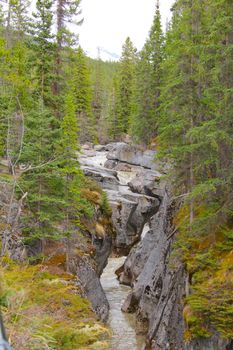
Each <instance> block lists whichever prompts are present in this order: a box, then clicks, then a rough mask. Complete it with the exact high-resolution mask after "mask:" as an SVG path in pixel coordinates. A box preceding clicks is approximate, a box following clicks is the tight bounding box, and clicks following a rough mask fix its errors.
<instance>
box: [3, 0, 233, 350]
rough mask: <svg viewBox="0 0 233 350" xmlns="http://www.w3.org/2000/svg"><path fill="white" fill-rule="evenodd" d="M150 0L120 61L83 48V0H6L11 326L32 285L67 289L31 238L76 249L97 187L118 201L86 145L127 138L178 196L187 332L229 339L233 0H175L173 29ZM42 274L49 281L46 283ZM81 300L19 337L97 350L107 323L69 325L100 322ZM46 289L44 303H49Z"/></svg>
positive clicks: (6, 256) (188, 336)
mask: <svg viewBox="0 0 233 350" xmlns="http://www.w3.org/2000/svg"><path fill="white" fill-rule="evenodd" d="M155 5H156V6H155V15H154V20H153V23H152V26H151V29H150V32H149V34H148V37H147V40H146V42H145V44H144V46H143V48H142V49H141V50H140V51H137V49H136V48H135V47H134V44H133V42H132V41H131V39H130V38H129V37H128V38H126V40H125V43H123V46H122V55H121V58H120V60H119V61H118V62H103V61H102V60H101V57H98V58H97V59H91V58H89V57H87V56H86V54H85V52H84V50H83V49H82V48H81V47H80V46H79V44H78V36H77V34H76V32H78V26H79V25H82V14H81V4H80V0H71V1H67V0H56V1H52V0H37V1H36V5H35V8H34V10H33V13H30V12H29V11H28V9H29V7H30V3H29V1H27V0H14V1H11V0H10V1H9V2H8V3H7V4H2V5H0V186H1V188H0V192H1V193H2V194H3V193H4V190H5V191H7V193H8V196H9V202H8V204H7V207H6V208H5V209H4V210H5V212H4V215H3V216H2V217H4V220H5V221H4V220H1V222H0V231H1V257H2V258H1V259H2V263H1V265H2V267H1V280H2V281H3V282H2V283H3V285H4V288H6V289H7V292H6V293H5V292H1V296H0V303H1V305H2V307H3V314H4V317H6V319H7V327H9V328H11V327H13V329H14V326H15V324H17V325H18V327H19V332H18V333H17V332H16V330H14V331H13V333H12V334H11V336H12V337H14V336H15V337H20V336H21V335H20V334H21V333H24V332H25V327H29V325H28V320H27V321H25V323H24V321H23V320H22V319H21V316H20V314H18V311H15V313H14V310H13V311H12V310H11V308H12V306H11V303H13V304H14V303H19V304H20V306H22V305H23V308H26V307H28V305H25V300H24V299H25V298H29V299H30V298H31V299H33V298H34V294H35V293H36V290H37V288H41V289H44V293H48V294H49V293H50V296H51V295H52V296H53V297H52V298H54V299H55V301H54V305H55V304H57V303H58V299H59V298H60V295H61V294H62V293H63V299H67V298H69V297H70V296H69V297H68V296H66V295H65V293H68V292H67V290H66V289H67V287H66V286H64V284H62V283H61V282H58V283H59V285H58V286H57V288H56V289H58V290H59V292H57V293H60V294H59V295H57V294H56V293H55V290H54V289H55V288H54V285H53V283H52V282H51V281H52V280H53V279H54V281H55V282H54V283H56V278H55V277H54V276H52V275H49V276H47V275H46V274H47V272H43V271H42V272H41V263H42V262H44V260H46V257H45V256H44V255H43V254H42V253H41V254H37V255H35V254H34V253H33V251H34V247H35V245H38V242H39V244H40V246H41V247H42V250H43V246H44V245H45V241H46V240H54V241H58V240H60V239H61V240H64V241H65V244H66V248H67V250H69V238H70V237H71V235H72V233H73V231H74V228H75V230H81V231H82V229H83V225H84V223H83V222H84V221H83V220H84V218H85V221H86V220H91V219H92V218H93V216H94V215H95V212H96V207H95V205H96V201H95V200H93V198H92V197H93V196H90V188H91V190H93V191H95V193H96V191H97V195H98V196H99V197H100V200H99V202H98V203H99V204H98V205H99V207H100V210H101V211H102V213H103V215H106V216H107V217H108V216H109V215H110V213H111V210H110V209H109V203H108V199H107V196H106V194H105V193H103V192H102V191H101V189H99V188H98V187H97V185H96V184H94V183H93V182H92V181H90V180H89V179H87V178H86V176H85V175H84V173H83V171H82V170H81V168H80V165H79V160H78V154H79V151H80V145H84V144H87V143H88V144H94V145H97V144H107V143H110V142H126V143H129V144H131V145H140V149H142V150H146V149H151V150H156V152H157V153H156V154H157V161H160V162H162V163H166V164H167V165H168V169H169V171H168V172H167V175H166V177H165V178H166V181H168V182H169V183H170V186H171V187H172V192H173V198H176V199H177V200H178V201H179V208H178V209H177V210H176V214H175V216H174V218H173V224H174V227H175V228H174V231H173V234H174V235H176V241H175V249H174V252H173V254H174V255H176V256H178V257H179V259H180V260H181V261H182V263H183V264H184V266H185V270H186V272H187V275H188V282H189V283H188V285H189V286H188V287H187V288H188V291H187V295H186V297H185V302H184V305H185V306H184V310H183V316H184V319H185V322H186V330H185V334H184V338H185V341H186V342H190V341H192V340H193V339H195V338H198V337H200V338H202V337H204V338H205V337H206V338H208V337H210V336H211V335H212V334H213V332H215V331H217V333H218V334H220V336H221V337H222V338H224V339H232V338H233V309H232V302H233V295H232V287H233V284H232V282H233V281H232V279H233V273H232V266H233V251H232V249H233V245H232V243H233V115H232V111H233V3H232V1H231V0H188V1H186V0H176V1H175V3H174V5H173V7H172V19H171V21H170V22H169V23H168V24H167V28H166V31H165V32H164V31H163V29H162V24H161V15H160V9H159V4H158V2H157V4H155ZM70 23H71V24H72V26H70ZM71 28H73V31H72V30H71ZM95 186H96V187H95ZM6 188H7V190H6ZM98 191H99V194H98ZM4 196H5V194H4ZM4 196H3V195H2V196H0V202H4V200H3V199H2V197H4ZM15 201H17V202H18V203H19V204H18V209H17V213H16V216H17V225H19V227H20V232H21V233H20V242H21V243H20V244H23V245H24V246H26V247H27V249H28V251H29V253H28V256H27V259H26V263H25V261H24V269H22V270H21V272H19V269H20V268H19V266H18V262H17V263H16V262H14V261H13V260H14V259H13V260H12V259H10V255H11V254H10V253H9V251H10V249H11V246H12V237H14V235H15V234H16V233H15V232H16V226H15V221H14V222H12V215H14V214H15V210H16V209H15ZM2 212H3V209H1V213H2ZM18 221H20V224H18ZM17 230H18V229H17ZM13 241H14V238H13ZM80 249H81V248H80ZM38 266H39V267H38ZM55 274H56V273H55ZM17 276H18V277H17ZM34 276H37V278H34ZM31 279H35V283H34V288H31V287H30V281H31ZM43 279H48V280H50V282H51V283H49V284H48V285H47V287H46V285H45V284H44V282H43ZM14 281H15V282H14ZM14 283H15V287H14ZM17 283H18V284H17ZM22 286H24V288H25V290H26V289H27V291H26V292H25V294H24V295H23V293H21V296H20V293H19V294H18V299H17V302H16V300H14V298H13V297H12V295H13V294H14V293H16V292H14V288H15V291H16V290H17V291H20V290H21V291H22V288H23V287H22ZM30 288H31V289H30ZM29 290H30V291H29ZM44 293H42V294H44ZM64 295H65V296H64ZM20 298H21V299H20ZM56 298H57V300H56ZM72 298H73V299H72V300H73V301H72V307H71V306H70V309H69V311H67V315H66V316H64V319H65V320H66V321H65V322H66V323H67V324H65V326H64V324H63V326H64V331H63V332H62V331H61V325H60V326H59V325H58V323H59V322H58V320H57V321H56V322H55V321H51V317H52V316H51V313H50V314H49V315H45V316H43V317H44V318H43V321H42V323H43V324H44V323H46V322H47V324H48V325H49V324H50V323H51V322H53V323H54V324H53V329H52V330H51V331H46V332H47V333H46V334H43V330H42V324H41V323H40V322H39V320H36V321H33V322H34V323H33V326H32V327H31V329H30V331H28V332H27V333H28V334H27V336H28V339H29V340H28V344H29V345H28V347H24V349H31V350H32V349H35V350H36V349H38V350H39V349H40V350H42V349H61V348H62V349H67V350H68V349H79V348H80V349H87V348H88V349H89V347H85V346H87V344H91V341H92V342H94V341H97V339H99V338H101V337H102V338H103V334H104V337H107V336H106V334H107V330H106V329H105V327H104V326H102V325H101V324H99V326H98V327H99V328H98V329H97V328H96V329H94V331H93V332H94V333H95V334H94V335H93V332H92V335H91V336H90V335H89V334H88V335H86V338H88V342H89V343H88V342H87V343H85V341H86V340H85V339H83V338H82V337H84V338H85V336H84V333H82V336H81V335H79V336H77V337H76V336H75V335H74V334H76V333H75V329H73V328H72V327H74V326H71V325H70V322H69V320H68V318H69V317H70V318H71V319H72V322H73V323H75V322H84V323H85V321H84V320H85V318H87V319H88V318H89V322H95V321H93V319H94V316H93V315H92V314H91V311H90V310H89V306H88V303H87V302H86V301H85V300H84V299H82V298H81V297H79V296H77V298H79V299H75V300H74V296H73V295H72ZM8 299H9V300H8ZM31 299H30V300H31ZM45 299H46V298H45V296H41V297H38V300H37V301H36V302H37V304H38V305H39V304H40V305H43V303H46V301H45ZM30 303H31V304H32V302H31V301H28V302H27V303H26V304H30ZM80 305H81V306H80ZM75 307H77V308H81V316H80V315H77V314H76V313H75ZM54 308H55V306H54ZM29 309H30V310H31V312H32V313H34V312H35V313H36V312H37V311H36V310H37V308H36V307H35V308H34V309H33V307H32V305H30V308H29ZM33 310H34V311H33ZM50 311H51V312H53V307H51V310H50ZM83 315H84V316H83ZM27 317H29V316H28V315H27ZM57 317H58V316H57ZM79 317H80V319H79ZM80 320H81V321H80ZM90 320H91V321H90ZM36 323H37V324H36ZM59 327H60V328H59ZM36 328H37V330H38V332H37V331H36V330H35V329H36ZM74 328H75V327H74ZM20 332H21V333H20ZM87 333H88V332H87ZM98 337H99V338H98ZM92 338H94V340H93V339H92ZM33 339H34V340H33ZM90 339H91V340H90ZM10 341H11V342H13V345H14V349H17V346H16V344H17V342H16V343H14V341H15V340H13V338H10ZM40 342H41V343H40ZM30 344H31V345H30ZM38 344H39V345H38ZM40 344H42V345H40ZM43 344H44V345H43ZM46 344H49V345H48V347H46ZM75 346H76V347H75ZM81 346H84V347H83V348H82V347H81ZM101 346H102V347H100V349H104V348H106V347H104V346H105V345H101ZM20 349H21V348H20ZM90 349H91V347H90ZM93 349H97V347H96V348H94V347H93ZM164 350H165V349H164Z"/></svg>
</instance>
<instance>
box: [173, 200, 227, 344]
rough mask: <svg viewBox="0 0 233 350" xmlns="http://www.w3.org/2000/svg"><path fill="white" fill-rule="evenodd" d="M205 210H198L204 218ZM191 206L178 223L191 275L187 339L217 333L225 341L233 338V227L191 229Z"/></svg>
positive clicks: (180, 245) (181, 213)
mask: <svg viewBox="0 0 233 350" xmlns="http://www.w3.org/2000/svg"><path fill="white" fill-rule="evenodd" d="M203 211H204V212H205V209H204V208H200V207H199V208H198V209H197V210H196V213H195V214H196V216H197V218H198V217H199V219H201V216H202V215H203ZM187 222H188V207H187V206H183V207H182V208H181V209H180V211H179V213H178V215H177V217H176V220H175V224H176V225H177V226H179V235H178V239H177V252H179V253H180V254H181V256H182V259H183V261H184V263H185V265H186V269H187V272H188V274H189V282H190V294H189V295H188V296H187V297H186V306H185V309H184V318H185V321H186V325H187V329H186V332H185V338H186V340H187V341H190V340H191V339H193V338H196V337H210V336H211V335H212V334H213V331H214V330H217V331H218V332H219V333H220V334H221V336H222V337H223V338H227V339H231V338H232V337H233V293H232V290H233V250H232V246H233V225H232V223H230V222H229V223H228V225H225V226H223V227H221V226H219V228H218V229H217V230H211V231H210V232H209V233H206V232H205V233H203V232H201V231H195V230H192V229H191V228H189V229H188V223H187Z"/></svg>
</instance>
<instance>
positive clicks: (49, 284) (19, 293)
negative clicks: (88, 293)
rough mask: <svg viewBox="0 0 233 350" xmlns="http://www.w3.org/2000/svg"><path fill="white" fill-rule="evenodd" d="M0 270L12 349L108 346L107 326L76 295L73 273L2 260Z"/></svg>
mask: <svg viewBox="0 0 233 350" xmlns="http://www.w3.org/2000/svg"><path fill="white" fill-rule="evenodd" d="M0 274H1V281H2V282H1V292H0V304H1V308H2V310H3V316H4V319H5V322H6V328H7V333H8V336H9V340H10V343H11V345H12V347H13V349H17V350H87V349H93V350H97V349H101V350H103V349H107V348H108V337H109V334H108V330H107V329H106V328H105V327H104V326H103V325H102V324H101V323H98V322H97V321H96V317H95V315H94V313H93V311H92V310H91V307H90V305H89V302H88V301H87V300H86V299H84V298H82V297H81V296H80V295H78V293H79V290H78V288H77V286H76V284H75V281H74V279H73V278H72V275H69V274H65V273H63V275H62V276H59V275H52V274H50V273H49V272H48V269H47V267H46V266H45V265H37V266H26V265H21V266H19V265H16V264H15V263H13V262H11V261H9V260H8V259H6V258H5V259H4V261H2V264H1V268H0Z"/></svg>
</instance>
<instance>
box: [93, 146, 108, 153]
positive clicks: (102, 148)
mask: <svg viewBox="0 0 233 350" xmlns="http://www.w3.org/2000/svg"><path fill="white" fill-rule="evenodd" d="M94 150H95V151H97V152H103V151H106V146H105V145H95V146H94Z"/></svg>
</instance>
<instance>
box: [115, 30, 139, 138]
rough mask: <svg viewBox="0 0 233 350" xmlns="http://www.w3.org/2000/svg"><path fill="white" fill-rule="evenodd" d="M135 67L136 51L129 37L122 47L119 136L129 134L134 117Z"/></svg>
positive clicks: (118, 95) (118, 94)
mask: <svg viewBox="0 0 233 350" xmlns="http://www.w3.org/2000/svg"><path fill="white" fill-rule="evenodd" d="M135 65H136V49H135V48H134V46H133V43H132V41H131V40H130V38H129V37H128V38H126V41H125V43H124V45H123V47H122V56H121V59H120V67H119V92H118V93H117V95H116V96H117V98H118V99H119V100H118V101H117V105H118V106H119V108H118V112H117V113H118V116H117V119H118V122H117V123H118V133H119V136H123V134H127V132H128V129H129V123H130V118H131V115H132V96H133V88H134V77H135Z"/></svg>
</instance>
